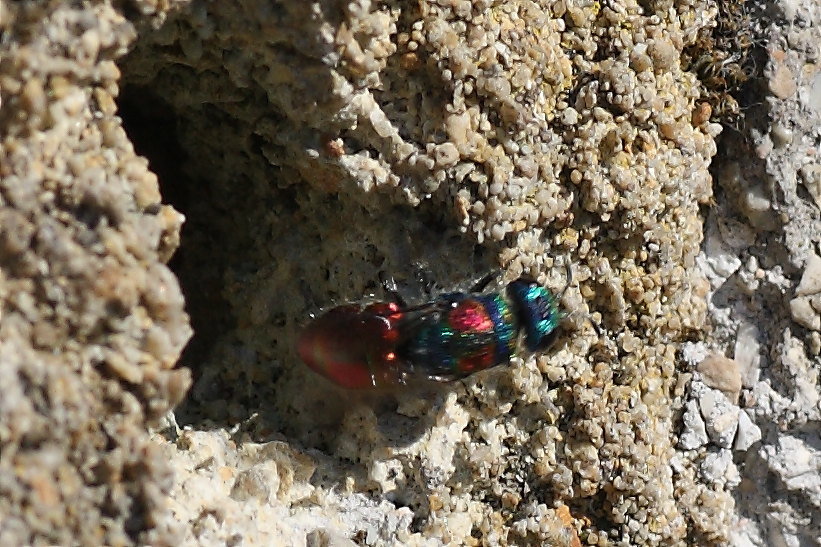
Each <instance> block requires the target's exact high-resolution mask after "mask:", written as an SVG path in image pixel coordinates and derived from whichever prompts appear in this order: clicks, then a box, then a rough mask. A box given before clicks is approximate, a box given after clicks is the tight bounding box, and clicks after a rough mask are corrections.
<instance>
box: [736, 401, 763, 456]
mask: <svg viewBox="0 0 821 547" xmlns="http://www.w3.org/2000/svg"><path fill="white" fill-rule="evenodd" d="M760 440H761V428H760V427H758V426H757V425H756V424H755V422H753V420H752V418H750V416H749V414H747V413H746V412H744V411H743V410H742V411H741V412H739V413H738V432H737V433H736V436H735V443H734V444H733V449H734V450H735V451H737V452H746V451H747V450H748V449H749V448H750V447H751V446H752V445H754V444H755V443H757V442H758V441H760Z"/></svg>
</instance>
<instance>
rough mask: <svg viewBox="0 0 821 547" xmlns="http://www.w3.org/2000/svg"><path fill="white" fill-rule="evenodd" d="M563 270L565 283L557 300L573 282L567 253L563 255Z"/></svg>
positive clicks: (562, 296)
mask: <svg viewBox="0 0 821 547" xmlns="http://www.w3.org/2000/svg"><path fill="white" fill-rule="evenodd" d="M564 271H565V277H566V280H565V283H564V288H563V289H562V290H561V292H560V293H559V300H560V301H561V299H562V298H564V293H566V292H567V289H568V288H570V285H572V284H573V268H572V266H571V265H570V256H569V255H564ZM591 323H592V321H591Z"/></svg>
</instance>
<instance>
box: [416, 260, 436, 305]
mask: <svg viewBox="0 0 821 547" xmlns="http://www.w3.org/2000/svg"><path fill="white" fill-rule="evenodd" d="M415 268H416V281H418V282H419V286H420V287H422V290H423V291H425V295H426V296H427V297H428V298H430V299H432V298H433V293H434V289H435V288H436V282H435V281H434V280H433V274H431V271H430V270H429V269H428V267H427V266H426V265H425V264H422V263H418V262H417V263H416V264H415Z"/></svg>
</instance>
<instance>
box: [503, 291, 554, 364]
mask: <svg viewBox="0 0 821 547" xmlns="http://www.w3.org/2000/svg"><path fill="white" fill-rule="evenodd" d="M507 296H508V298H509V299H510V301H511V303H512V304H513V308H514V310H515V312H516V315H517V316H518V318H519V323H520V324H521V328H522V330H524V333H525V347H526V348H527V349H528V351H542V350H544V349H547V348H548V347H549V346H550V344H552V343H553V340H554V339H555V337H556V332H557V331H556V329H557V328H558V326H559V323H561V321H562V317H563V316H564V315H563V313H562V311H561V310H560V309H559V299H558V298H556V296H554V295H553V293H552V292H550V291H549V290H548V289H546V288H544V287H542V286H541V285H539V284H538V283H536V282H535V281H533V280H531V279H526V278H521V277H520V278H519V279H517V280H516V281H513V282H511V283H510V284H509V285H508V286H507Z"/></svg>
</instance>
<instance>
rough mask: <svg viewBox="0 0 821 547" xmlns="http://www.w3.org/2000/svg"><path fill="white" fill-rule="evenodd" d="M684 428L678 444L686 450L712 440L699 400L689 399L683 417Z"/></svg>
mask: <svg viewBox="0 0 821 547" xmlns="http://www.w3.org/2000/svg"><path fill="white" fill-rule="evenodd" d="M681 421H682V424H683V426H684V427H683V428H682V432H681V435H680V436H679V438H678V445H679V446H680V447H681V448H682V449H684V450H694V449H696V448H699V447H700V446H704V445H705V444H707V442H708V441H709V440H710V439H709V438H708V437H707V429H706V428H705V425H704V420H703V419H702V417H701V413H700V412H699V409H698V402H696V401H694V400H692V399H691V400H690V401H687V407H686V410H685V411H684V415H683V416H682V418H681Z"/></svg>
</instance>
